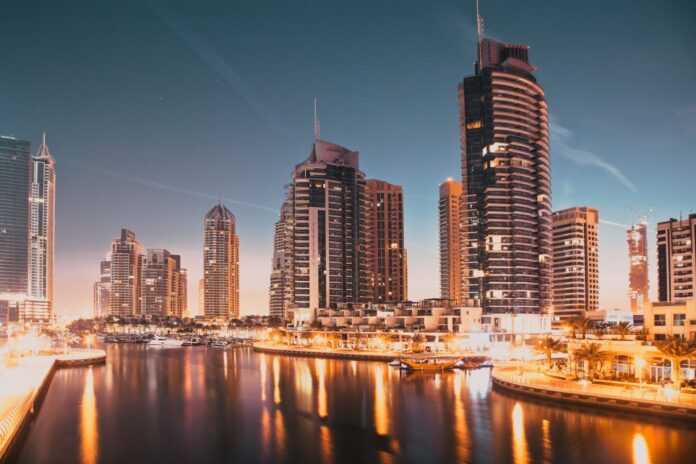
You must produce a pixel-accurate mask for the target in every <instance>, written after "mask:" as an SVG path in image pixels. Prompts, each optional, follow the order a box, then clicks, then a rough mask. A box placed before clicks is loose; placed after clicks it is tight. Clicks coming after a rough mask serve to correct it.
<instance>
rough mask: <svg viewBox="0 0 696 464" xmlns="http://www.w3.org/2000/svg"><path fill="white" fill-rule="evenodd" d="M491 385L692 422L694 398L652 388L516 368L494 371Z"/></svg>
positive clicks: (694, 409)
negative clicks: (557, 376)
mask: <svg viewBox="0 0 696 464" xmlns="http://www.w3.org/2000/svg"><path fill="white" fill-rule="evenodd" d="M492 381H493V385H495V386H496V387H498V388H501V389H503V390H507V391H512V392H516V393H520V394H524V395H527V396H534V397H537V398H543V399H547V400H551V401H554V402H564V403H569V404H577V405H583V406H592V407H600V408H609V409H617V410H623V411H629V412H636V413H640V414H651V415H657V416H663V417H673V418H679V419H687V420H691V421H696V395H693V394H689V393H680V392H677V391H676V390H674V389H672V388H671V387H657V386H654V385H642V386H640V385H638V386H634V385H628V384H626V385H605V384H599V383H597V384H595V383H592V382H590V381H582V380H562V379H559V378H555V377H549V376H547V375H545V374H544V373H542V372H537V371H534V370H531V369H528V368H527V369H525V368H519V367H497V368H495V369H494V370H493V374H492Z"/></svg>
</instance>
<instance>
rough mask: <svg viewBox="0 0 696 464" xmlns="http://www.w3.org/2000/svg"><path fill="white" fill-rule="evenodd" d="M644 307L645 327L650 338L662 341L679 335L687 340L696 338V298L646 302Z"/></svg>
mask: <svg viewBox="0 0 696 464" xmlns="http://www.w3.org/2000/svg"><path fill="white" fill-rule="evenodd" d="M643 308H644V309H643V320H644V322H643V327H644V328H645V330H646V331H647V332H648V339H650V340H656V341H660V340H665V339H667V338H669V337H670V336H672V335H679V336H681V337H682V338H684V339H685V340H696V300H689V301H682V302H678V303H667V302H646V303H645V305H644V306H643Z"/></svg>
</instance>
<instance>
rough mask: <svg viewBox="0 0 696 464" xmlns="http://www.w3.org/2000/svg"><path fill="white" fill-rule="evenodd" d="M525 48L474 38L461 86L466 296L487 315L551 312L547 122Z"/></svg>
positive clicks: (545, 106)
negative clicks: (470, 67) (472, 60)
mask: <svg viewBox="0 0 696 464" xmlns="http://www.w3.org/2000/svg"><path fill="white" fill-rule="evenodd" d="M528 48H529V47H528V46H527V45H512V44H503V43H499V42H496V41H493V40H489V39H483V38H481V37H479V42H478V60H477V62H476V66H475V73H474V75H473V76H470V77H467V78H465V79H464V80H463V82H462V83H461V84H459V108H460V137H461V152H462V155H461V162H462V190H463V193H462V199H461V202H462V205H461V206H462V213H461V214H462V251H461V254H462V281H463V295H464V298H465V299H480V300H481V301H480V303H481V307H482V308H483V310H484V312H487V313H491V312H492V313H536V312H540V311H544V312H545V311H548V310H549V309H550V306H551V175H550V164H549V128H548V116H547V105H546V101H545V100H544V91H543V90H542V88H541V87H540V86H539V85H538V84H537V82H536V78H535V77H534V74H533V73H534V71H535V70H536V68H535V67H534V66H533V65H532V64H531V63H530V62H529V56H528Z"/></svg>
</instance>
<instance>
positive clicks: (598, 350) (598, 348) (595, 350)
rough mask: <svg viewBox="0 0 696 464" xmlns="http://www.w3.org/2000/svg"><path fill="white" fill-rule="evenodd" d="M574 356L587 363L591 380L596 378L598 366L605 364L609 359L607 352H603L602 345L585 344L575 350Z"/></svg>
mask: <svg viewBox="0 0 696 464" xmlns="http://www.w3.org/2000/svg"><path fill="white" fill-rule="evenodd" d="M573 355H574V356H575V357H576V358H577V359H580V360H582V361H587V366H588V370H589V374H590V378H592V377H593V376H594V371H595V368H596V367H597V364H599V363H601V362H603V361H604V360H605V359H606V358H607V352H606V351H602V345H601V344H600V343H584V344H583V345H582V346H581V347H580V348H578V349H577V350H575V353H573Z"/></svg>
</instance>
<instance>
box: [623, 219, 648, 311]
mask: <svg viewBox="0 0 696 464" xmlns="http://www.w3.org/2000/svg"><path fill="white" fill-rule="evenodd" d="M626 236H627V240H628V260H629V263H630V264H629V265H630V270H629V274H628V298H629V299H630V301H631V311H633V312H637V311H642V310H643V304H644V303H645V302H646V301H648V240H647V226H646V223H645V222H641V223H639V224H634V225H632V226H631V227H630V228H629V229H628V231H627V232H626Z"/></svg>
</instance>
